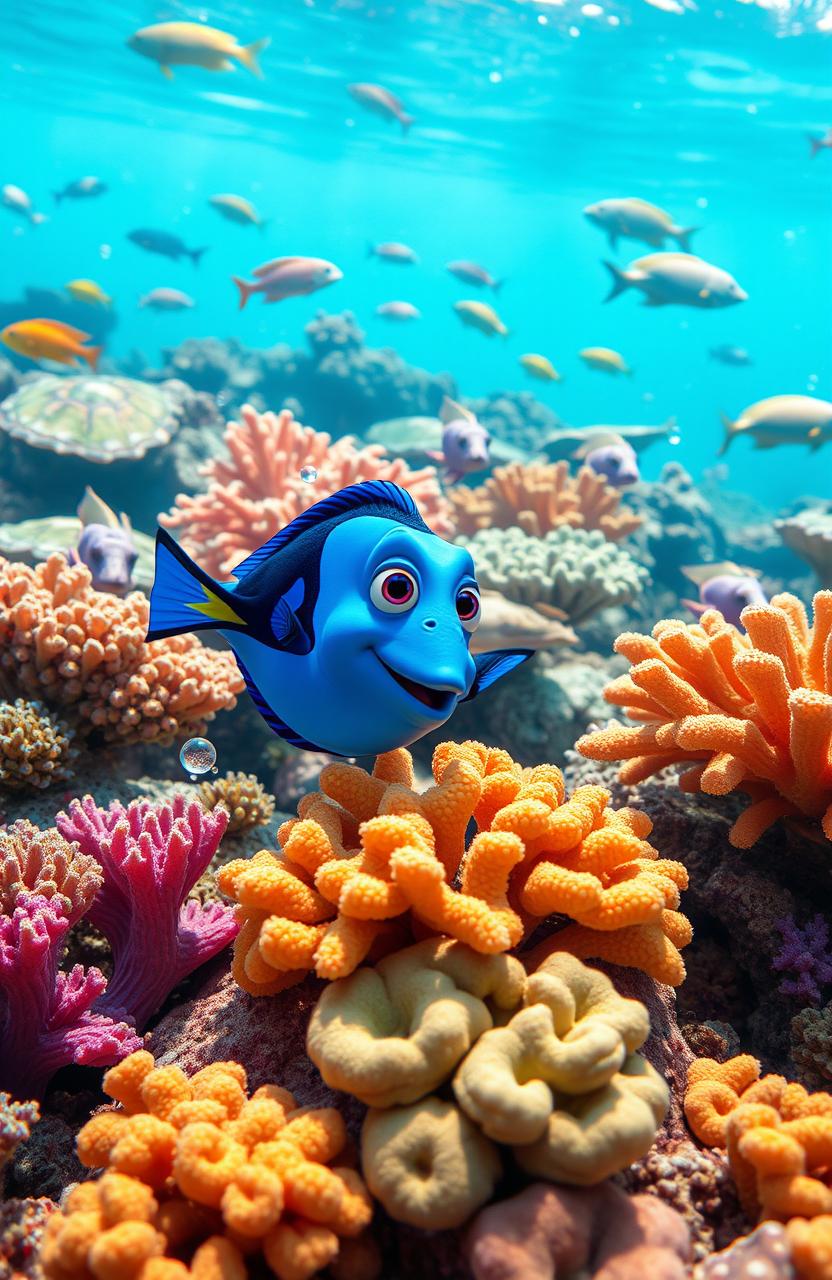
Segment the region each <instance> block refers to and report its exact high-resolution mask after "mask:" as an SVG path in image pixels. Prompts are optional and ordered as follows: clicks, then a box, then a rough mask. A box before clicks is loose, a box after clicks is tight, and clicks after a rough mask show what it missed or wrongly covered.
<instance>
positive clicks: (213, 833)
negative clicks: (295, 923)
mask: <svg viewBox="0 0 832 1280" xmlns="http://www.w3.org/2000/svg"><path fill="white" fill-rule="evenodd" d="M227 823H228V813H227V811H226V810H225V809H223V808H217V809H215V810H214V811H213V812H208V811H207V810H205V809H204V808H203V807H202V805H200V804H199V803H197V802H196V801H190V802H189V801H188V800H187V799H186V798H185V796H183V795H182V794H178V795H176V796H175V797H174V798H173V800H172V801H171V803H169V804H157V805H153V804H151V803H150V802H149V801H140V800H134V801H132V803H131V804H129V805H128V806H127V807H126V808H125V807H124V805H122V804H119V802H118V801H113V803H112V804H111V805H110V806H109V808H108V809H100V808H98V807H97V806H96V803H95V801H94V800H93V798H92V796H84V798H83V800H73V801H72V803H71V804H70V806H69V809H68V811H66V812H63V811H62V812H61V813H59V814H58V816H57V818H56V825H57V827H58V830H59V831H60V832H61V834H62V835H63V836H64V837H65V839H67V840H71V841H74V842H77V845H78V847H79V848H80V849H81V852H82V854H84V855H86V856H87V857H89V858H93V859H95V861H96V862H98V863H99V864H100V865H101V867H102V870H103V873H104V883H103V885H102V886H101V888H100V889H99V891H98V893H97V894H96V897H95V899H94V901H93V902H92V903H90V904H89V905H88V906H87V909H86V915H87V917H88V919H89V920H90V922H91V923H92V924H93V925H94V926H95V927H96V928H97V929H99V930H100V931H101V932H102V933H103V934H104V936H105V937H106V938H107V940H108V942H109V943H110V947H111V949H112V953H113V976H112V978H111V980H110V983H109V985H108V988H107V994H106V996H105V997H104V998H103V999H102V1000H100V1001H99V1004H98V1008H99V1009H104V1010H110V1011H116V1010H119V1011H123V1010H126V1011H127V1012H128V1014H129V1015H130V1017H131V1018H132V1019H133V1021H134V1022H135V1023H136V1025H137V1026H138V1027H143V1026H144V1025H145V1023H146V1022H147V1020H148V1018H149V1017H150V1015H151V1014H153V1013H155V1012H156V1011H157V1010H158V1009H159V1008H160V1006H161V1005H162V1004H163V1003H164V1000H165V998H166V996H167V995H168V994H169V992H170V991H171V990H172V989H173V987H175V986H176V984H177V983H178V982H181V981H182V979H183V978H186V977H187V976H188V975H189V974H190V973H193V971H194V969H197V968H198V967H199V966H200V965H201V964H204V963H205V961H206V960H209V959H210V958H211V956H214V955H216V954H217V952H218V951H221V950H222V949H223V947H225V946H227V945H228V944H229V943H230V942H231V940H232V939H233V938H234V936H235V934H236V932H237V928H236V924H235V922H234V919H233V915H232V913H231V911H230V910H229V909H228V908H227V907H225V906H223V905H222V904H220V903H218V902H211V903H207V904H205V905H204V906H203V905H201V904H200V903H198V902H193V901H187V902H186V901H185V899H186V897H187V895H188V892H189V891H190V889H191V888H192V887H193V885H194V884H195V883H196V881H197V880H198V879H199V877H200V876H201V875H202V873H203V872H204V871H205V869H206V867H207V866H208V864H209V863H210V861H211V859H212V858H213V856H214V854H215V853H216V851H217V848H218V846H219V843H220V840H221V839H222V836H223V833H224V831H225V828H226V826H227Z"/></svg>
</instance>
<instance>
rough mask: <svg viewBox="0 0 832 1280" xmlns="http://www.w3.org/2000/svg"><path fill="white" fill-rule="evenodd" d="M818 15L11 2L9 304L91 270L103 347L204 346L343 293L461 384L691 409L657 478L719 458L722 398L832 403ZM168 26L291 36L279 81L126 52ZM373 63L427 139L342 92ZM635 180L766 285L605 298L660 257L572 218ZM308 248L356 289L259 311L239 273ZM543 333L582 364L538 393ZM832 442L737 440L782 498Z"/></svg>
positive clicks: (813, 485) (816, 473)
mask: <svg viewBox="0 0 832 1280" xmlns="http://www.w3.org/2000/svg"><path fill="white" fill-rule="evenodd" d="M827 8H828V5H827V4H815V3H804V4H801V3H791V4H786V3H783V4H780V5H778V6H776V7H774V8H773V9H771V10H769V11H764V10H762V9H760V8H759V7H758V6H757V5H754V4H741V3H739V2H738V0H724V3H722V4H715V3H711V2H710V0H701V3H700V7H699V10H698V11H687V12H685V13H684V14H681V15H679V14H672V13H663V12H659V11H657V10H656V9H654V8H653V7H651V5H649V4H648V3H646V2H645V0H630V2H629V3H626V4H625V3H618V2H615V3H606V2H605V0H601V3H599V4H598V5H589V6H587V5H584V6H582V5H580V4H576V3H572V2H571V0H566V2H565V3H563V4H560V5H558V4H552V3H546V4H542V3H522V2H518V0H505V2H504V3H490V2H476V3H461V2H460V0H440V2H438V3H432V4H422V3H413V2H405V0H397V2H396V3H386V2H385V0H378V3H374V2H369V0H340V3H339V2H338V0H305V2H302V0H271V3H260V4H254V5H249V4H238V3H228V4H225V5H217V4H205V5H201V6H191V5H184V4H183V5H179V4H161V5H152V4H139V3H124V2H119V3H106V4H105V3H104V2H103V0H89V2H87V3H85V4H84V5H83V6H79V5H77V4H73V5H70V4H68V3H66V2H65V0H41V2H40V3H38V4H37V5H32V4H29V3H23V0H12V3H11V5H10V6H8V7H7V8H6V10H5V18H4V46H5V51H4V70H3V75H2V77H0V95H1V100H2V112H3V121H2V136H3V139H4V147H3V151H4V160H3V167H2V176H1V177H0V181H2V182H12V183H15V184H17V185H19V186H21V187H23V188H25V189H26V191H28V192H29V194H30V195H31V196H32V199H33V201H34V204H35V206H36V208H38V209H40V210H43V211H44V212H46V213H48V214H49V221H48V222H47V223H45V224H44V225H43V226H40V227H36V228H32V227H29V226H28V225H26V224H24V223H23V222H21V221H20V220H19V219H16V218H15V217H14V216H13V215H12V214H11V213H9V212H8V211H7V210H0V261H2V267H1V268H0V270H1V271H2V287H1V288H0V296H2V297H3V298H4V299H8V298H12V297H15V296H17V295H18V294H19V293H20V292H21V290H22V289H23V288H24V287H25V286H26V285H40V286H46V287H52V288H60V287H61V286H62V285H63V284H65V283H66V282H67V281H68V280H71V279H73V278H76V277H79V276H83V277H86V276H89V277H92V278H93V279H95V280H96V281H98V283H99V284H100V285H101V286H102V288H103V289H104V290H105V291H107V292H108V293H110V294H112V295H113V296H114V298H115V299H116V306H117V310H118V314H119V326H118V328H117V329H116V330H115V331H114V334H113V336H112V338H111V340H110V342H109V345H108V354H109V355H112V356H115V357H116V358H118V357H119V356H126V355H127V354H128V353H129V352H130V350H131V349H133V348H139V349H141V350H142V351H143V352H144V353H145V354H146V355H147V357H148V359H149V361H150V363H157V362H158V358H159V352H160V349H161V347H162V346H168V345H173V344H175V343H177V342H179V341H181V340H183V339H185V338H187V337H201V336H208V335H215V336H218V337H221V338H226V337H231V336H233V337H236V338H239V339H240V340H241V341H243V342H245V343H248V344H251V345H254V346H268V345H271V344H273V343H275V342H278V341H288V342H291V343H293V344H294V345H299V344H301V343H302V341H303V326H304V324H305V323H307V321H308V320H309V319H310V318H311V317H312V316H313V315H314V313H315V311H316V310H317V309H318V308H319V307H321V306H323V307H325V308H327V309H328V310H333V311H338V310H341V309H344V308H350V309H352V310H353V311H355V313H356V314H357V316H358V318H359V320H360V322H361V323H362V325H363V326H364V327H365V329H366V330H367V334H368V341H369V342H370V343H371V344H373V345H383V344H390V345H394V346H395V347H396V348H397V349H398V350H399V351H400V352H401V354H402V355H403V356H404V357H405V358H406V359H407V360H409V361H411V362H414V363H416V364H421V365H423V366H425V367H426V368H429V369H432V370H442V369H447V370H449V371H450V372H451V373H453V375H454V376H455V377H456V379H457V380H458V383H459V386H460V390H461V392H462V393H463V394H466V395H481V394H485V393H487V392H490V391H495V390H497V389H506V388H508V389H518V388H526V389H531V390H534V391H535V393H536V394H537V395H539V396H540V398H541V399H543V400H545V401H546V402H547V403H548V404H550V405H551V407H552V408H553V409H555V411H556V412H557V413H559V414H560V415H561V416H562V417H563V418H564V419H565V420H566V421H568V422H571V423H574V424H577V425H583V424H587V423H594V422H658V421H660V420H662V419H664V418H665V417H667V416H668V415H670V414H676V415H677V416H678V419H679V423H680V428H681V432H682V442H681V444H680V445H679V446H678V448H677V449H676V450H674V449H673V448H672V447H671V446H667V447H666V448H664V449H663V450H662V449H656V450H654V451H653V452H651V453H650V454H649V455H648V456H647V459H646V465H645V468H644V471H645V474H646V476H647V477H648V478H651V477H653V476H655V475H656V474H657V473H658V470H659V468H660V466H661V464H662V462H663V461H665V460H666V459H667V458H668V457H679V458H680V459H681V460H682V461H683V462H684V463H685V465H686V466H688V467H689V468H690V469H691V470H692V471H694V473H699V472H701V470H702V469H703V468H705V467H707V466H709V465H712V463H713V461H714V457H715V454H716V449H717V448H718V445H719V443H720V441H721V438H722V428H721V426H720V422H719V414H720V412H721V411H725V412H727V413H729V414H730V415H732V416H735V415H737V414H738V413H739V411H740V410H741V409H742V408H743V407H744V406H746V405H748V404H750V403H751V402H752V401H754V400H757V399H760V398H762V397H764V396H768V395H774V394H779V393H785V392H806V391H809V392H813V393H815V394H817V395H819V396H822V397H824V398H832V346H831V345H830V328H831V327H830V313H831V312H832V243H831V241H832V237H831V236H830V208H831V207H832V206H831V205H830V197H832V151H824V152H821V153H820V154H819V155H818V156H817V157H816V158H815V159H810V154H809V146H808V143H807V140H806V134H807V133H814V134H817V135H819V134H821V133H822V132H824V131H825V129H826V128H827V127H828V126H829V125H830V124H832V75H830V71H832V33H828V34H824V33H822V32H820V31H818V30H817V26H816V24H817V22H818V20H819V19H822V16H823V14H824V12H825V10H826V9H827ZM585 9H588V10H589V12H588V13H586V12H584V11H583V10H585ZM596 9H601V12H600V13H596V12H595V11H596ZM170 20H190V21H206V22H208V23H210V24H212V25H215V26H217V27H220V28H223V29H225V30H228V31H230V32H232V33H233V34H234V35H235V36H237V37H239V39H240V41H241V42H244V43H245V42H249V41H251V40H254V39H257V38H259V37H261V36H264V35H269V36H271V39H272V44H271V47H270V48H269V49H268V50H267V51H266V52H265V53H264V54H263V55H262V66H263V70H264V73H265V79H264V80H262V81H260V80H257V79H255V78H254V77H252V76H251V75H249V74H248V72H246V71H245V70H244V69H242V68H241V69H238V70H235V71H234V72H233V73H229V74H223V75H220V74H212V73H210V72H207V71H203V70H200V69H198V68H190V67H183V68H176V70H175V79H174V81H173V83H169V82H168V81H166V80H165V79H164V78H163V77H162V75H161V74H160V72H159V70H158V68H157V67H156V65H155V64H154V63H152V62H150V61H147V60H146V59H144V58H141V57H138V56H137V55H136V54H135V53H133V52H132V51H131V50H130V49H128V48H127V47H126V44H125V41H126V40H127V38H128V37H129V36H130V35H131V34H132V33H133V32H134V31H135V30H136V29H137V28H139V27H141V26H144V25H147V24H149V23H152V22H159V21H170ZM365 80H366V81H376V82H379V83H382V84H384V85H386V86H388V87H389V88H391V89H392V90H394V91H395V92H396V93H397V94H399V96H400V97H401V98H402V99H403V100H404V103H405V106H406V108H407V110H409V111H410V112H412V114H413V115H414V116H415V117H416V124H415V125H414V127H413V129H412V131H411V133H410V135H409V136H408V137H403V136H402V134H401V131H400V130H399V128H398V126H397V125H395V124H387V123H385V122H384V121H382V120H379V119H378V118H377V117H375V116H372V115H370V114H368V113H366V112H365V111H364V110H362V109H361V108H360V107H359V106H357V105H356V104H355V103H353V102H352V100H351V99H350V98H349V97H348V95H347V93H346V85H347V84H348V83H350V82H352V81H365ZM85 174H94V175H96V176H98V177H100V178H101V179H103V180H104V181H105V182H107V183H108V184H109V186H110V191H109V192H108V193H107V194H106V195H104V196H103V197H101V198H100V199H95V200H89V201H69V200H68V201H64V202H63V203H62V204H61V205H60V206H58V207H56V206H55V205H54V204H53V201H52V197H51V194H50V193H51V192H52V190H54V189H56V188H59V187H62V186H63V185H64V184H65V183H66V182H68V181H71V180H73V179H76V178H79V177H81V176H83V175H85ZM219 192H235V193H237V194H240V195H244V196H247V197H249V198H250V199H252V200H253V201H254V202H255V204H256V205H257V207H258V209H259V210H260V211H261V213H262V215H263V216H264V217H265V218H268V219H269V223H268V227H267V229H266V230H265V231H264V232H262V233H261V232H259V231H258V230H257V229H255V228H252V227H238V226H235V225H232V224H229V223H228V222H226V221H224V220H222V219H221V218H220V217H219V216H218V215H217V214H216V212H215V211H214V210H212V209H211V208H209V206H208V204H207V199H208V197H209V196H211V195H214V194H216V193H219ZM624 195H637V196H641V197H643V198H645V199H648V200H652V201H655V202H656V203H658V204H660V205H662V206H663V207H664V208H666V209H668V210H669V211H670V212H671V213H672V214H673V216H674V217H675V218H676V220H677V221H678V222H679V223H681V224H683V225H687V224H696V225H700V226H701V227H702V231H701V233H700V234H699V235H698V236H697V237H695V238H694V241H693V247H694V249H695V251H697V252H698V253H700V254H701V255H702V256H703V257H705V258H707V259H708V260H709V261H711V262H714V263H716V264H718V265H719V266H722V267H725V268H726V269H728V270H729V271H730V272H731V273H732V274H733V275H734V276H735V277H736V279H737V280H738V281H739V282H740V284H741V285H742V286H743V287H744V288H745V289H746V290H747V291H748V293H749V295H750V296H749V301H748V302H746V303H744V304H742V305H740V306H738V307H735V308H731V309H728V310H725V311H715V312H707V311H694V310H690V309H685V308H678V307H673V308H660V309H648V308H643V307H642V306H640V304H639V299H638V297H637V295H636V294H635V293H629V294H627V295H625V296H623V297H621V298H619V299H617V300H616V301H615V302H614V303H612V304H610V305H609V306H604V305H603V298H604V296H605V295H606V292H607V288H608V277H607V273H606V271H605V270H604V268H603V266H602V265H601V259H602V258H605V257H611V256H612V257H614V258H615V260H616V261H618V262H619V263H622V264H625V263H626V262H628V261H630V260H631V259H633V258H636V257H638V256H640V255H641V254H642V253H645V252H648V250H647V249H646V247H644V246H641V245H639V244H637V243H635V242H633V241H624V242H621V243H620V244H619V247H618V251H617V253H616V254H614V255H612V254H610V253H609V251H608V247H607V244H606V240H605V238H604V236H603V235H602V233H601V232H600V231H599V230H597V229H596V228H594V227H592V226H591V225H590V224H589V223H588V222H586V221H585V219H584V218H583V217H582V214H581V210H582V208H583V206H584V205H585V204H587V203H588V202H590V201H594V200H598V199H601V198H603V197H608V196H624ZM135 227H155V228H160V229H165V230H169V231H173V232H175V233H177V234H178V235H180V236H182V238H183V239H184V240H185V241H186V243H187V244H188V245H190V246H201V245H209V246H210V251H209V252H208V253H207V254H206V255H205V257H204V259H203V262H202V265H201V266H200V267H199V269H195V268H194V267H193V265H192V264H191V262H190V261H189V260H182V261H180V262H179V263H175V262H171V261H169V260H167V259H164V258H160V257H156V256H153V255H149V254H147V253H144V252H143V251H142V250H140V249H138V248H137V247H135V246H134V245H132V244H130V243H129V242H128V241H127V240H126V238H125V236H126V233H127V232H128V231H130V230H131V229H133V228H135ZM380 240H403V241H405V242H406V243H408V244H410V245H412V246H413V248H414V249H415V250H416V252H417V253H418V254H419V257H420V263H419V265H418V266H415V267H397V266H394V265H390V264H387V263H384V262H380V261H378V260H376V259H371V260H368V259H367V256H366V245H367V242H368V241H380ZM667 247H668V248H673V247H674V246H673V245H672V244H668V246H667ZM296 253H301V254H311V255H315V256H320V257H325V258H329V259H331V260H332V261H334V262H336V263H337V264H338V265H339V266H340V267H341V269H342V270H343V272H344V279H343V280H342V281H341V282H340V283H338V284H337V285H336V286H334V287H333V288H331V289H328V290H326V291H325V292H322V293H320V294H318V295H316V296H312V297H308V298H303V299H295V300H290V301H286V302H283V303H280V304H278V305H275V306H268V307H264V306H263V305H262V302H261V300H260V299H259V298H254V299H252V301H251V302H250V304H249V306H248V308H247V310H246V311H244V312H242V313H241V312H239V311H238V310H237V294H236V290H235V289H234V286H233V285H232V283H231V281H230V279H229V277H230V275H231V274H232V272H233V273H235V274H239V275H245V276H249V275H250V273H251V270H252V269H253V268H254V267H255V266H257V265H258V264H259V263H260V262H262V261H264V260H266V259H268V258H270V257H274V256H279V255H284V254H296ZM453 258H473V259H475V260H477V261H479V262H481V263H483V264H484V265H485V266H486V267H488V268H489V269H490V270H491V271H492V272H493V273H494V274H495V275H496V276H498V277H501V278H505V280H506V284H505V287H504V289H503V291H502V293H501V294H500V295H499V297H498V299H497V302H496V305H497V306H498V309H499V311H500V313H501V315H502V316H503V318H504V320H505V322H506V323H507V324H508V326H509V327H510V329H511V336H510V337H509V338H508V340H506V341H501V340H500V339H496V338H495V339H492V340H488V339H486V338H485V337H484V336H483V335H481V334H480V333H477V332H475V331H473V330H470V329H465V328H463V327H462V326H461V325H460V323H459V320H458V319H457V317H456V316H455V315H454V314H453V311H452V304H453V302H454V301H455V300H457V299H460V298H464V297H482V298H483V299H484V300H487V301H492V300H493V299H492V296H491V295H490V294H478V293H477V292H476V291H473V290H472V289H471V288H470V287H468V286H465V285H462V284H461V283H460V282H458V281H456V280H455V279H454V278H453V277H451V276H450V275H448V274H447V273H446V271H445V270H444V264H445V263H446V262H447V261H449V260H450V259H453ZM158 286H172V287H176V288H181V289H185V290H187V291H188V292H189V293H191V294H192V295H193V296H194V297H195V298H196V300H197V303H198V309H197V310H195V311H193V312H185V313H182V314H175V315H164V314H163V315H160V314H154V313H151V312H148V311H139V310H137V307H136V303H137V299H138V297H139V296H140V295H141V294H144V293H146V292H147V291H148V290H150V289H152V288H155V287H158ZM396 298H401V299H406V300H408V301H411V302H413V303H414V304H415V305H416V306H418V307H419V308H420V310H421V311H422V314H423V318H422V320H421V321H420V322H418V323H415V324H413V325H411V326H395V327H393V326H391V325H389V324H387V323H385V322H384V321H382V320H380V319H377V318H376V317H375V316H374V310H375V307H376V306H377V305H378V304H379V303H381V302H385V301H388V300H390V299H396ZM726 342H727V343H732V344H738V345H741V346H744V347H747V348H748V349H749V351H750V352H751V354H752V356H753V357H754V360H755V364H754V366H753V368H750V369H734V368H726V367H723V366H722V365H719V364H717V363H715V362H713V361H712V360H709V359H708V355H707V351H708V348H709V347H711V346H714V345H716V344H719V343H726ZM586 345H607V346H612V347H615V348H617V349H618V350H620V351H621V352H622V353H623V354H624V356H625V358H626V359H627V360H628V362H629V363H630V364H631V365H632V366H633V368H634V369H635V371H636V375H635V377H634V378H632V379H623V378H621V379H615V380H613V379H610V378H608V377H605V376H604V375H603V374H599V373H593V372H591V371H589V370H587V369H585V368H584V367H583V366H582V365H581V363H580V361H579V360H578V358H577V351H578V350H579V348H581V347H583V346H586ZM530 351H532V352H542V353H544V354H545V355H547V356H549V358H550V359H551V360H552V361H553V363H554V364H555V365H556V367H557V368H558V369H559V370H560V371H561V373H563V375H564V376H565V381H564V382H563V383H562V384H560V385H556V386H544V385H542V384H540V383H532V382H530V381H529V379H528V378H527V377H526V375H525V374H524V373H523V371H522V370H521V369H520V367H519V365H518V363H517V359H518V356H520V355H521V354H523V353H525V352H530ZM311 425H313V426H314V425H316V424H314V423H312V424H311ZM830 459H832V450H829V447H828V446H827V450H826V451H825V452H821V453H819V454H815V455H809V453H808V451H807V450H804V449H802V448H800V449H797V448H788V449H778V450H775V451H771V452H767V453H763V454H759V453H758V454H754V453H752V452H751V450H750V447H749V444H748V442H746V441H740V442H737V443H736V444H735V445H734V446H733V447H732V450H731V452H730V453H729V454H728V462H729V463H730V465H731V483H732V484H733V485H734V486H735V487H742V488H745V489H746V490H747V491H749V492H750V493H753V494H754V495H755V496H756V497H758V498H760V499H762V500H764V501H767V502H770V503H771V504H773V505H775V506H780V505H782V504H784V503H785V502H787V501H788V500H790V499H791V498H793V497H796V496H798V495H799V494H803V493H806V492H812V493H815V494H818V495H821V496H824V495H827V491H828V488H829V479H830V475H832V462H830ZM827 496H828V495H827Z"/></svg>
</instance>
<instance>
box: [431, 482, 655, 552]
mask: <svg viewBox="0 0 832 1280" xmlns="http://www.w3.org/2000/svg"><path fill="white" fill-rule="evenodd" d="M449 497H450V500H451V503H452V505H453V509H454V516H455V520H456V526H457V530H458V532H459V533H464V534H473V533H476V532H477V530H478V529H508V528H510V527H511V526H512V525H517V526H519V528H521V529H523V530H524V532H526V533H528V534H531V535H532V536H533V537H538V538H539V537H543V535H544V534H546V533H548V532H549V530H550V529H555V528H557V527H558V525H563V524H566V525H571V526H572V527H573V528H576V529H599V530H600V531H601V532H602V533H603V534H604V537H605V538H608V539H609V541H610V542H618V541H619V540H620V539H621V538H625V537H626V536H627V535H628V534H630V533H632V532H633V531H634V530H635V529H637V528H638V527H639V525H640V524H641V522H642V517H641V516H639V515H637V514H636V513H635V512H634V511H628V510H627V509H626V507H625V508H622V507H621V493H620V491H619V490H617V489H615V488H614V487H613V486H612V485H609V484H607V482H606V481H605V480H604V478H603V477H602V476H599V475H596V473H595V472H594V471H593V470H592V468H591V467H581V468H580V470H579V471H578V474H577V476H575V477H574V478H573V477H571V476H570V474H569V463H568V462H555V463H540V462H533V463H526V464H523V463H519V462H512V463H509V465H508V466H505V467H496V468H495V469H494V471H493V473H492V475H491V476H489V478H488V480H486V482H485V484H482V485H479V486H478V487H477V488H474V489H471V488H468V487H466V486H462V485H457V486H456V487H455V488H453V489H451V490H450V493H449Z"/></svg>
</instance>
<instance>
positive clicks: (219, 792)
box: [199, 772, 275, 835]
mask: <svg viewBox="0 0 832 1280" xmlns="http://www.w3.org/2000/svg"><path fill="white" fill-rule="evenodd" d="M199 794H200V796H201V798H202V803H203V804H204V805H205V807H206V809H215V808H216V807H217V805H224V806H225V808H226V809H227V810H228V834H229V835H238V834H239V833H240V832H241V831H250V830H251V828H252V827H262V826H263V825H264V824H265V823H267V822H268V821H269V819H270V818H271V816H272V814H273V813H274V805H275V799H274V796H272V795H269V793H268V791H267V790H266V788H265V787H264V786H263V784H262V782H260V781H259V779H258V778H256V777H255V775H254V774H253V773H239V772H237V773H231V772H229V773H226V774H225V775H224V776H223V777H221V778H215V779H214V780H213V781H212V782H203V783H202V784H201V785H200V788H199Z"/></svg>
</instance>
